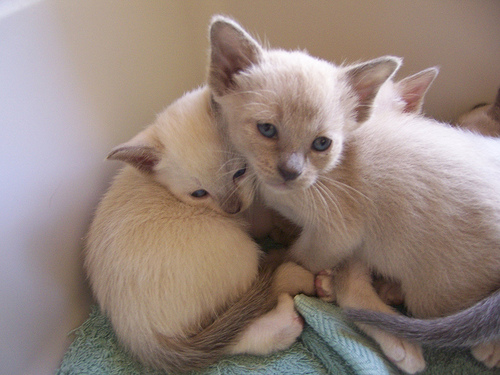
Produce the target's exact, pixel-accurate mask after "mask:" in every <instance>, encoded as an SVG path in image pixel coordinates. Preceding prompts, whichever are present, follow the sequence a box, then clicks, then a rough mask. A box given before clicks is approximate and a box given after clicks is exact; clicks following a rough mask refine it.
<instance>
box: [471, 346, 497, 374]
mask: <svg viewBox="0 0 500 375" xmlns="http://www.w3.org/2000/svg"><path fill="white" fill-rule="evenodd" d="M471 352H472V355H473V356H474V357H475V358H476V359H477V360H478V361H479V362H482V363H484V365H485V366H486V367H488V368H493V367H500V341H492V342H488V343H485V344H479V345H477V346H474V347H473V348H472V349H471Z"/></svg>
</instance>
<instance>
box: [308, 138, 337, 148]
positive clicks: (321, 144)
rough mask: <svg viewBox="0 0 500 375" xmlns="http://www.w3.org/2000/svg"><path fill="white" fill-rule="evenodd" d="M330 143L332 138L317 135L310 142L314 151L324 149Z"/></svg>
mask: <svg viewBox="0 0 500 375" xmlns="http://www.w3.org/2000/svg"><path fill="white" fill-rule="evenodd" d="M331 144H332V140H331V139H330V138H326V137H318V138H316V139H315V140H314V141H313V143H312V148H313V149H314V150H316V151H325V150H327V149H328V148H329V147H330V145H331Z"/></svg>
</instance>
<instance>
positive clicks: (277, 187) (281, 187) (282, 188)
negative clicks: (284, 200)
mask: <svg viewBox="0 0 500 375" xmlns="http://www.w3.org/2000/svg"><path fill="white" fill-rule="evenodd" d="M266 185H268V186H269V187H271V188H272V189H274V190H277V191H282V192H285V191H288V190H292V187H291V186H290V184H288V183H287V182H279V183H272V182H266Z"/></svg>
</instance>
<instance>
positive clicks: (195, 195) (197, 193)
mask: <svg viewBox="0 0 500 375" xmlns="http://www.w3.org/2000/svg"><path fill="white" fill-rule="evenodd" d="M207 195H208V191H206V190H203V189H200V190H196V191H193V192H192V193H191V196H192V197H193V198H203V197H205V196H207Z"/></svg>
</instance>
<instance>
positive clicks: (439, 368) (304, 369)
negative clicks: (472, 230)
mask: <svg viewBox="0 0 500 375" xmlns="http://www.w3.org/2000/svg"><path fill="white" fill-rule="evenodd" d="M295 305H296V308H297V310H298V311H299V312H300V314H301V315H302V316H303V317H304V319H305V321H306V325H305V328H304V332H303V333H302V335H301V336H300V339H299V340H298V342H297V343H295V344H294V345H293V346H292V347H291V348H290V349H288V350H285V351H283V352H280V353H276V354H274V355H271V356H267V357H257V356H250V355H240V356H228V357H225V358H223V359H221V360H220V361H219V362H217V363H216V364H214V365H212V366H210V367H208V368H206V369H203V370H201V371H197V372H193V373H192V375H244V374H262V375H273V374H280V375H283V374H296V375H299V374H300V375H304V374H314V375H326V374H335V375H337V374H338V375H344V374H345V375H353V374H360V375H368V374H371V375H386V374H391V375H392V374H400V372H399V371H398V370H397V369H396V368H395V367H394V366H392V365H391V364H390V363H389V362H388V361H387V360H386V359H385V358H384V356H383V354H381V352H380V350H379V349H378V347H377V345H376V344H375V343H374V342H373V341H372V340H371V339H369V338H368V337H366V336H365V335H364V334H362V333H361V332H360V331H359V330H358V329H356V327H355V326H354V325H353V324H351V323H349V322H347V321H345V320H344V319H343V317H342V314H341V310H340V309H339V308H338V307H336V306H335V305H332V304H329V303H326V302H323V301H320V300H318V299H317V298H313V297H306V296H303V295H299V296H297V297H295ZM75 333H76V338H75V340H74V342H73V343H72V344H71V346H70V347H69V349H68V351H67V352H66V354H65V355H64V358H63V360H62V363H61V366H60V368H59V369H58V371H57V374H58V375H67V374H75V375H76V374H147V375H165V372H162V371H156V370H153V369H150V368H147V367H144V366H143V365H141V364H140V363H138V362H137V361H135V360H134V359H133V358H132V357H131V356H130V355H128V354H127V353H126V352H125V351H124V350H123V349H122V348H121V347H120V345H119V344H118V341H117V339H116V336H115V335H114V333H113V330H112V328H111V325H110V323H109V320H108V319H107V318H106V317H105V316H104V315H103V314H102V313H101V312H100V311H99V309H98V308H97V307H94V308H93V309H92V312H91V314H90V317H89V318H88V319H87V321H85V322H84V324H83V325H82V326H81V327H80V328H79V329H77V330H76V332H75ZM424 349H425V350H424V355H425V359H426V361H427V370H426V371H425V372H424V374H426V375H447V374H450V375H451V374H453V375H482V374H484V375H493V374H497V375H498V374H500V370H499V369H495V370H490V369H487V368H486V367H485V366H483V365H482V364H481V363H479V362H477V361H476V360H475V359H474V358H473V357H472V356H471V354H470V352H469V351H467V350H465V351H464V350H448V349H447V350H441V349H439V350H437V349H430V348H424Z"/></svg>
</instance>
